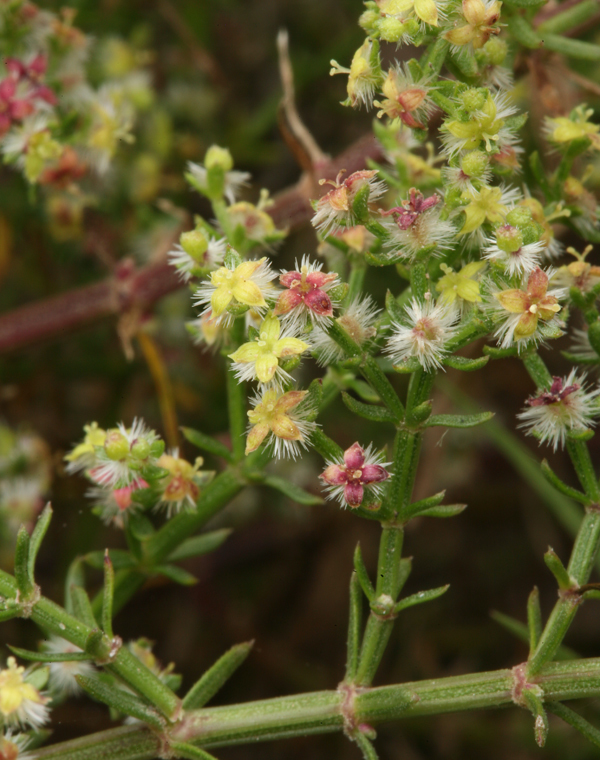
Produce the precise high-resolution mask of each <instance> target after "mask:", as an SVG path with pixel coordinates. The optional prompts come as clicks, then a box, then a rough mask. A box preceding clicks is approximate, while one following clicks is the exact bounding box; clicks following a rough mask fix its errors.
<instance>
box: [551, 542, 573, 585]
mask: <svg viewBox="0 0 600 760" xmlns="http://www.w3.org/2000/svg"><path fill="white" fill-rule="evenodd" d="M544 562H545V563H546V567H547V568H548V570H550V572H551V573H552V575H553V576H554V577H555V578H556V582H557V583H558V587H559V589H560V590H561V591H567V590H568V589H570V588H573V587H575V586H576V585H577V583H576V581H575V580H574V579H573V578H571V576H570V575H569V573H568V572H567V568H566V567H565V566H564V565H563V563H562V562H561V560H560V557H559V556H558V554H557V553H556V552H555V551H554V549H553V548H552V547H551V546H549V547H548V551H547V552H546V553H545V554H544Z"/></svg>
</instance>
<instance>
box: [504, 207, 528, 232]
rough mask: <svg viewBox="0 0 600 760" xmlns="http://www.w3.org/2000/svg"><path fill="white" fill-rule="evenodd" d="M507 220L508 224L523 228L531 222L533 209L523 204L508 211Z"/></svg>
mask: <svg viewBox="0 0 600 760" xmlns="http://www.w3.org/2000/svg"><path fill="white" fill-rule="evenodd" d="M506 221H507V222H508V224H512V225H513V226H515V227H519V228H520V229H522V228H523V227H526V226H527V225H529V224H531V211H530V210H529V209H528V208H524V207H523V206H517V208H513V209H511V210H510V211H509V212H508V214H507V215H506Z"/></svg>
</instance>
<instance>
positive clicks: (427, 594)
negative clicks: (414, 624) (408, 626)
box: [394, 583, 450, 613]
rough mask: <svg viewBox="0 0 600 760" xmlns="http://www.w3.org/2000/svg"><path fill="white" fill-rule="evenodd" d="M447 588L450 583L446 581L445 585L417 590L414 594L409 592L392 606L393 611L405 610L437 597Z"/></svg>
mask: <svg viewBox="0 0 600 760" xmlns="http://www.w3.org/2000/svg"><path fill="white" fill-rule="evenodd" d="M449 588H450V584H449V583H448V584H446V585H445V586H438V588H431V589H428V590H427V591H418V592H417V593H416V594H411V595H410V596H407V597H405V598H404V599H401V600H400V601H399V602H398V604H397V605H396V606H395V607H394V612H396V613H398V612H401V611H402V610H407V609H408V608H409V607H414V606H415V605H416V604H423V603H424V602H430V601H432V600H433V599H437V598H438V597H440V596H442V594H445V593H446V591H448V589H449Z"/></svg>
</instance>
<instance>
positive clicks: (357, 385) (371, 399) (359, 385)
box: [346, 378, 381, 404]
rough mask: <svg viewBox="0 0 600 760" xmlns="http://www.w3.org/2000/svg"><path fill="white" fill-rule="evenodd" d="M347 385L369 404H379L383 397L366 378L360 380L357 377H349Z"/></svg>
mask: <svg viewBox="0 0 600 760" xmlns="http://www.w3.org/2000/svg"><path fill="white" fill-rule="evenodd" d="M346 385H347V386H348V388H350V390H353V391H354V392H355V393H356V395H357V396H360V397H361V399H362V400H363V401H366V402H367V403H368V404H378V403H379V402H380V401H381V399H380V398H379V394H378V393H376V392H375V391H374V390H373V388H371V386H370V385H369V383H365V381H364V380H358V379H357V378H349V379H348V380H346Z"/></svg>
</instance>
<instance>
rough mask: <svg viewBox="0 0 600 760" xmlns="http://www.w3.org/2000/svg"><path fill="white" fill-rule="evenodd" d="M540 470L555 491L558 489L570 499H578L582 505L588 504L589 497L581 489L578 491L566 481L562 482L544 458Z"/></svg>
mask: <svg viewBox="0 0 600 760" xmlns="http://www.w3.org/2000/svg"><path fill="white" fill-rule="evenodd" d="M541 470H542V474H543V476H544V477H545V478H546V480H547V481H548V482H549V483H552V485H553V486H554V488H556V490H557V491H560V492H561V493H563V494H564V495H565V496H568V497H569V498H570V499H575V501H578V502H579V503H580V504H583V505H584V506H587V505H588V504H590V503H591V502H590V499H589V497H588V496H586V495H585V494H584V493H582V492H581V491H578V490H577V489H576V488H571V486H568V485H567V484H566V483H563V481H562V480H561V479H560V478H559V477H558V475H557V474H556V473H555V472H554V470H552V468H551V467H550V465H549V464H548V460H547V459H544V460H542V463H541Z"/></svg>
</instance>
